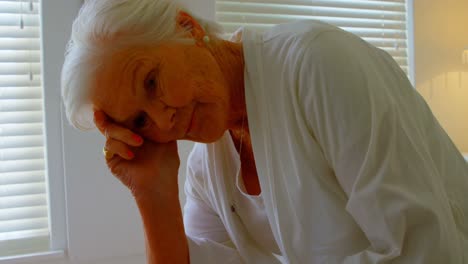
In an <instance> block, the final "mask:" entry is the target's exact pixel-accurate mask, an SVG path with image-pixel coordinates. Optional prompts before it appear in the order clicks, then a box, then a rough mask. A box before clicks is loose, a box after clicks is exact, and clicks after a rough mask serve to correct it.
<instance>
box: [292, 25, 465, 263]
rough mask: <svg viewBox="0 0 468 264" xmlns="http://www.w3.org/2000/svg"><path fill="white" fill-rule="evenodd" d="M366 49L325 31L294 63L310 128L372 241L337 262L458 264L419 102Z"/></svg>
mask: <svg viewBox="0 0 468 264" xmlns="http://www.w3.org/2000/svg"><path fill="white" fill-rule="evenodd" d="M368 45H369V44H367V43H365V42H363V41H361V40H359V39H357V38H355V37H352V36H350V35H347V34H346V33H342V32H326V33H323V34H321V35H319V36H315V37H314V39H310V40H307V41H305V43H304V45H303V46H304V47H307V48H305V49H304V50H303V54H302V55H303V56H301V59H302V61H301V62H300V63H299V64H298V65H299V68H298V73H299V76H300V77H299V78H300V84H299V88H298V89H299V90H298V98H299V99H298V100H299V101H300V102H302V105H303V111H304V112H303V116H304V117H305V120H306V123H307V125H308V129H309V131H310V133H311V134H312V135H313V136H314V137H315V139H316V140H317V142H318V143H319V145H320V147H321V149H322V152H323V155H324V157H325V158H326V160H327V161H328V163H329V164H330V167H331V168H332V169H333V170H334V172H335V175H336V178H337V180H338V182H339V183H340V185H341V186H342V188H343V190H344V191H345V192H346V194H347V196H348V202H347V205H346V210H347V211H348V212H349V214H350V215H351V216H352V217H353V218H354V220H355V221H356V223H357V224H358V225H359V227H360V228H361V229H362V231H363V232H364V234H365V235H366V237H367V239H368V240H369V242H370V243H369V247H368V248H367V249H366V250H363V251H361V252H358V253H356V254H354V255H351V256H347V257H346V258H345V259H344V260H343V263H345V264H351V263H354V264H377V263H379V264H385V263H412V264H423V263H424V264H427V263H461V260H460V259H459V258H458V257H459V256H458V257H457V256H454V255H456V254H454V252H458V253H460V252H461V251H457V247H459V246H458V245H457V244H460V243H458V242H457V241H456V239H454V238H456V237H457V235H456V233H455V232H456V230H454V229H453V228H452V227H451V225H452V224H453V219H452V216H451V213H450V210H448V209H447V208H450V205H449V204H448V201H447V199H446V195H445V194H444V192H445V191H444V190H443V187H442V185H443V182H441V181H439V180H437V177H438V176H437V175H435V174H436V173H437V172H436V169H435V168H434V167H433V165H431V162H430V160H431V158H430V156H429V155H430V154H429V153H428V152H429V151H428V148H427V143H425V142H424V139H423V138H424V133H426V132H427V130H428V129H430V126H427V123H424V121H423V119H424V118H425V116H424V115H423V114H421V113H422V112H424V111H422V110H421V109H422V108H421V107H419V106H420V105H422V99H420V98H419V96H418V95H417V94H416V93H417V92H416V91H415V90H414V89H413V88H412V87H411V84H410V83H409V81H407V78H406V76H405V74H404V72H403V71H401V70H400V69H399V67H398V65H396V63H394V61H393V60H392V59H391V58H390V56H389V55H388V54H386V53H384V52H383V51H381V50H378V49H375V48H372V47H370V46H368ZM403 102H404V103H403ZM421 111H422V112H421ZM427 111H428V110H427ZM405 115H406V117H405V118H402V117H403V116H405ZM425 124H426V126H424V125H425ZM458 250H459V249H458Z"/></svg>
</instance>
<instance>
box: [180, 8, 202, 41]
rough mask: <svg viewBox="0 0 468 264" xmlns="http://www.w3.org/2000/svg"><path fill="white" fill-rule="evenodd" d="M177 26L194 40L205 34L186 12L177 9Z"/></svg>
mask: <svg viewBox="0 0 468 264" xmlns="http://www.w3.org/2000/svg"><path fill="white" fill-rule="evenodd" d="M177 26H178V28H179V29H180V30H183V31H186V32H188V33H189V34H190V35H192V37H193V38H194V39H196V40H201V39H203V37H204V36H205V34H206V33H205V30H203V28H202V27H201V26H200V24H199V23H198V22H197V21H196V20H195V19H194V18H193V17H192V16H191V15H189V14H188V13H187V12H184V11H179V13H178V14H177Z"/></svg>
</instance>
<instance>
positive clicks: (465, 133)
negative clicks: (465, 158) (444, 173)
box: [414, 0, 468, 153]
mask: <svg viewBox="0 0 468 264" xmlns="http://www.w3.org/2000/svg"><path fill="white" fill-rule="evenodd" d="M467 14H468V1H466V0H446V1H440V0H414V41H415V42H414V45H415V46H414V50H415V75H416V88H417V90H418V91H419V92H420V93H421V95H422V96H423V97H424V98H425V99H426V101H427V103H428V104H429V106H430V107H431V109H432V111H433V112H434V115H435V116H436V117H437V119H438V120H439V122H440V123H441V125H442V126H443V127H444V129H445V130H446V131H447V133H448V134H449V136H450V137H451V138H452V140H453V141H454V142H455V144H456V145H457V147H458V148H459V149H460V151H462V152H465V153H468V65H466V64H463V63H462V52H463V50H464V48H465V47H466V46H467V45H468V31H467V30H466V25H468V16H467Z"/></svg>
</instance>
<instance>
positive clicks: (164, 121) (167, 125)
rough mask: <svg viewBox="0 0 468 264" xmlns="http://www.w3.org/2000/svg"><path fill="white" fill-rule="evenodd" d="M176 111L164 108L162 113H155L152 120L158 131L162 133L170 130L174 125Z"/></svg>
mask: <svg viewBox="0 0 468 264" xmlns="http://www.w3.org/2000/svg"><path fill="white" fill-rule="evenodd" d="M175 115H176V109H175V108H172V107H168V106H166V107H164V109H163V111H160V112H159V113H155V115H154V117H153V120H154V121H155V123H156V125H157V126H158V128H159V129H161V130H163V131H169V130H171V129H172V128H173V127H174V125H175Z"/></svg>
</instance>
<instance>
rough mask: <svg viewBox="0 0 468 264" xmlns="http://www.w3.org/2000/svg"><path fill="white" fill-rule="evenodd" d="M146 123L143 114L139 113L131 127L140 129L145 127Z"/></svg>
mask: <svg viewBox="0 0 468 264" xmlns="http://www.w3.org/2000/svg"><path fill="white" fill-rule="evenodd" d="M146 123H147V117H146V114H145V113H140V114H139V115H138V116H137V117H136V118H135V120H133V126H134V127H135V128H138V129H141V128H144V127H145V126H146Z"/></svg>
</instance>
